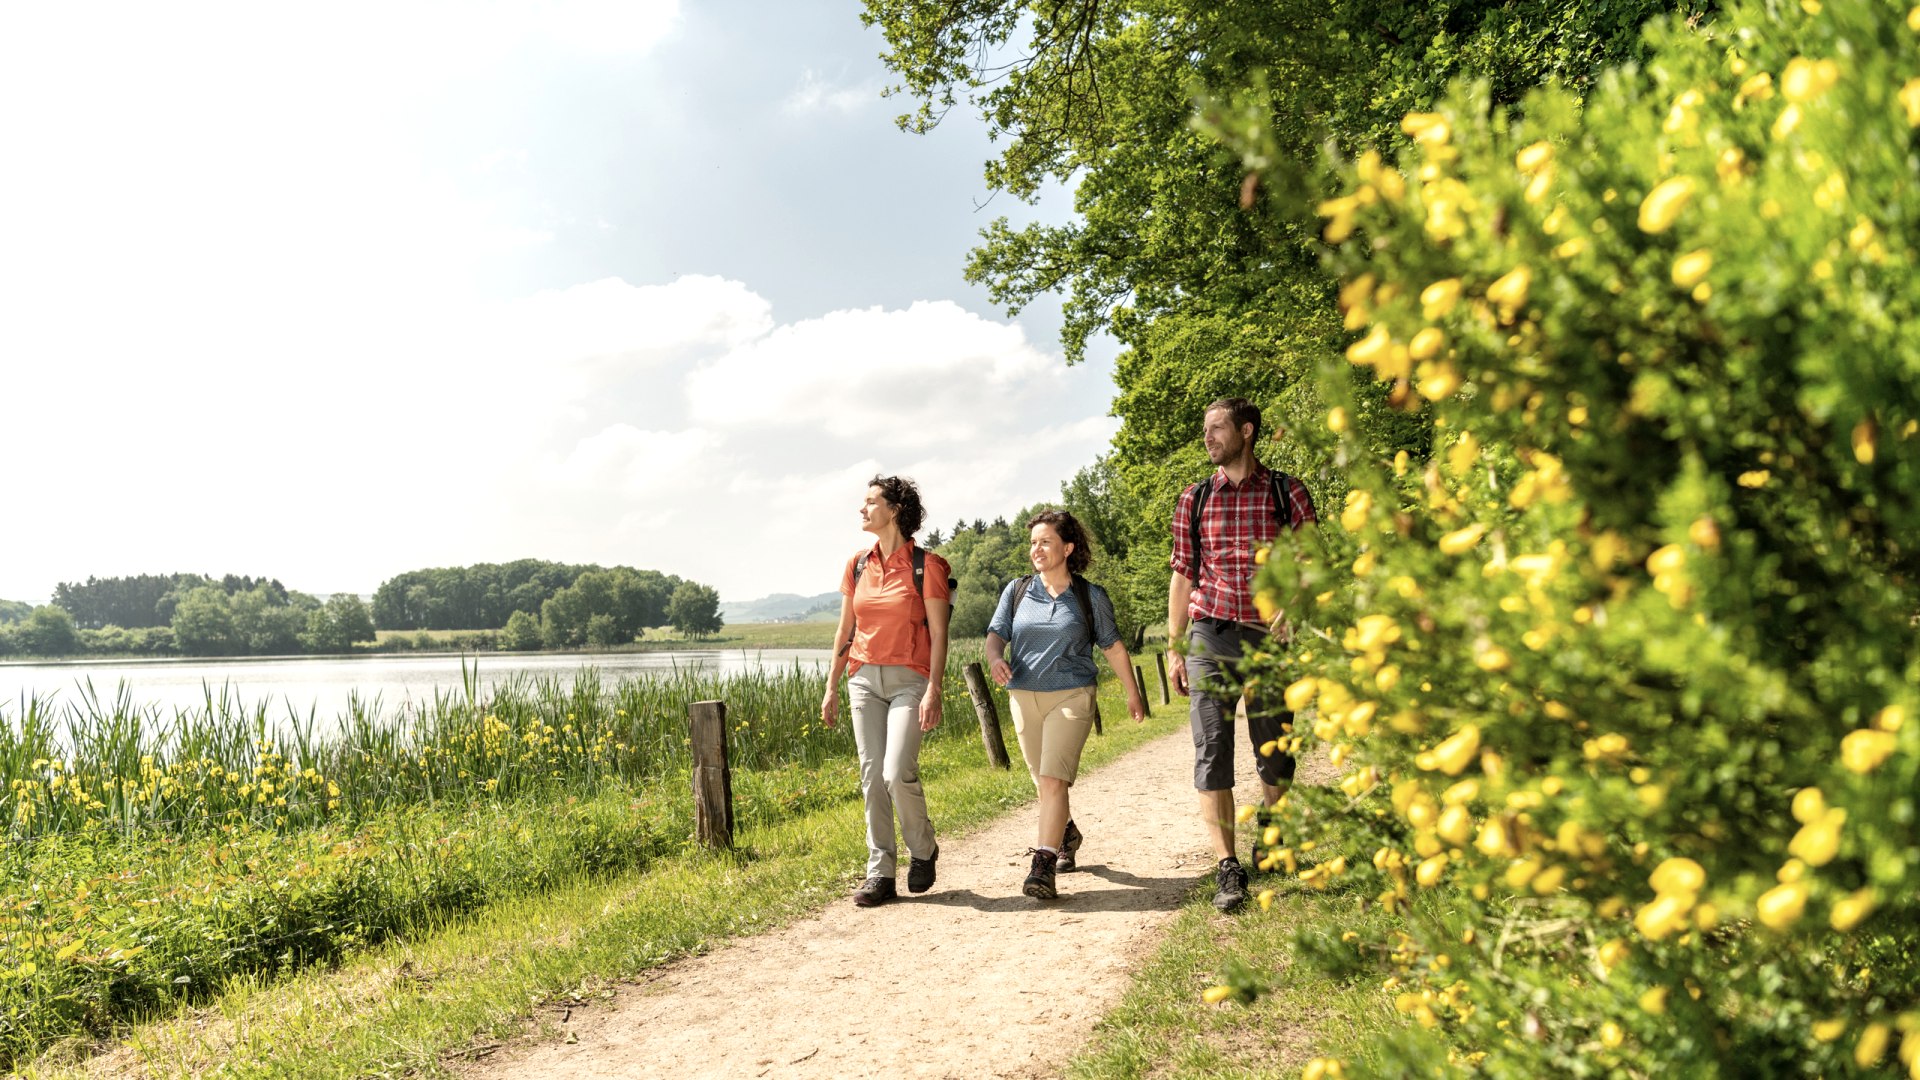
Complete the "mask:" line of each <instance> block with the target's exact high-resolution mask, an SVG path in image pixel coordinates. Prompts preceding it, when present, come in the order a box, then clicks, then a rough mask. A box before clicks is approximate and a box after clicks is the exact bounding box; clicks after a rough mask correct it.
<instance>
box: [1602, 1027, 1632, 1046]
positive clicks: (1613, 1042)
mask: <svg viewBox="0 0 1920 1080" xmlns="http://www.w3.org/2000/svg"><path fill="white" fill-rule="evenodd" d="M1626 1041H1627V1035H1626V1032H1624V1031H1621V1030H1620V1025H1619V1024H1616V1023H1614V1022H1613V1021H1611V1020H1609V1021H1607V1022H1606V1023H1604V1024H1601V1025H1600V1045H1602V1046H1604V1047H1606V1048H1607V1049H1609V1050H1613V1049H1617V1048H1618V1047H1619V1046H1620V1044H1621V1043H1623V1042H1626Z"/></svg>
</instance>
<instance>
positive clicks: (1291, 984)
mask: <svg viewBox="0 0 1920 1080" xmlns="http://www.w3.org/2000/svg"><path fill="white" fill-rule="evenodd" d="M1268 889H1271V890H1272V891H1273V898H1272V907H1271V909H1270V910H1265V911H1263V910H1261V908H1260V906H1259V905H1257V904H1253V903H1250V904H1248V905H1247V907H1246V908H1245V909H1244V910H1242V911H1241V912H1240V913H1239V914H1237V915H1233V916H1225V915H1221V914H1219V913H1218V912H1216V911H1214V910H1213V906H1212V893H1211V891H1210V890H1208V889H1202V890H1200V891H1198V892H1197V893H1196V894H1195V895H1194V896H1193V898H1191V899H1190V900H1189V901H1188V902H1187V905H1186V906H1185V908H1183V909H1182V911H1181V913H1180V917H1179V918H1178V919H1177V920H1176V921H1175V923H1174V925H1173V928H1172V930H1171V931H1170V932H1169V933H1168V935H1167V937H1166V939H1165V941H1163V942H1162V944H1161V946H1160V949H1159V951H1158V952H1157V953H1156V954H1155V956H1154V958H1153V959H1152V960H1151V961H1149V962H1148V964H1147V966H1146V968H1145V969H1144V970H1143V971H1141V972H1140V973H1139V975H1138V976H1137V977H1136V978H1135V980H1134V984H1133V987H1132V988H1131V989H1130V990H1128V992H1127V994H1126V996H1125V997H1124V998H1123V999H1122V1000H1121V1002H1120V1004H1119V1005H1118V1006H1116V1007H1115V1008H1114V1009H1113V1010H1112V1011H1111V1012H1109V1013H1108V1014H1107V1015H1106V1017H1105V1018H1104V1019H1102V1020H1101V1021H1100V1024H1099V1026H1098V1027H1097V1028H1096V1029H1095V1032H1094V1035H1093V1037H1092V1038H1091V1039H1090V1040H1088V1043H1087V1045H1086V1047H1085V1048H1083V1049H1082V1051H1081V1052H1080V1054H1079V1055H1077V1056H1076V1057H1075V1058H1074V1059H1073V1061H1072V1062H1071V1063H1070V1064H1069V1065H1068V1068H1067V1072H1066V1075H1068V1076H1070V1077H1073V1078H1075V1080H1114V1078H1132V1077H1148V1076H1151V1077H1153V1078H1154V1080H1182V1078H1193V1080H1201V1078H1209V1080H1211V1078H1216V1077H1248V1078H1251V1077H1273V1076H1297V1075H1299V1073H1300V1070H1301V1068H1302V1067H1303V1066H1304V1065H1305V1064H1306V1063H1307V1062H1308V1061H1309V1060H1311V1059H1312V1058H1314V1057H1316V1056H1318V1055H1320V1054H1323V1053H1325V1052H1326V1049H1325V1048H1326V1047H1327V1046H1328V1045H1330V1044H1334V1045H1342V1046H1357V1045H1364V1044H1365V1042H1366V1041H1367V1040H1368V1039H1369V1038H1370V1037H1372V1035H1373V1034H1374V1033H1380V1034H1385V1033H1387V1032H1388V1031H1390V1030H1391V1029H1393V1028H1395V1027H1397V1026H1398V1023H1397V1021H1398V1020H1399V1017H1398V1016H1396V1015H1395V1014H1394V1011H1393V1006H1392V1000H1391V998H1390V997H1389V996H1387V995H1382V994H1381V993H1380V992H1379V991H1378V989H1377V987H1376V986H1374V985H1373V984H1372V983H1371V982H1369V981H1367V979H1366V976H1364V975H1362V974H1361V973H1360V972H1359V971H1357V970H1353V969H1352V968H1348V969H1347V970H1346V971H1344V972H1343V973H1341V974H1329V973H1327V972H1326V971H1324V970H1322V965H1320V964H1314V963H1307V962H1304V961H1302V960H1301V959H1300V954H1301V953H1302V952H1303V951H1313V952H1316V953H1319V952H1323V951H1331V952H1334V953H1339V952H1342V951H1345V952H1351V948H1352V947H1351V946H1349V945H1346V944H1345V943H1344V942H1343V941H1342V940H1341V935H1342V934H1344V933H1345V932H1347V931H1348V930H1352V929H1354V928H1356V926H1357V924H1358V923H1359V922H1360V921H1361V920H1363V919H1365V918H1367V917H1368V916H1367V915H1365V914H1362V913H1360V912H1359V911H1358V909H1357V902H1356V898H1354V897H1352V896H1346V895H1340V894H1335V893H1325V892H1316V891H1314V890H1313V889H1311V888H1308V887H1305V886H1302V885H1301V884H1300V883H1299V882H1298V881H1297V880H1295V881H1291V882H1289V881H1286V880H1283V879H1282V878H1281V877H1280V875H1277V874H1276V875H1255V879H1254V882H1253V891H1254V892H1255V893H1256V894H1257V893H1259V892H1261V891H1262V890H1268ZM1213 986H1230V987H1234V988H1236V991H1237V992H1236V994H1235V995H1234V996H1231V997H1229V998H1228V999H1227V1000H1225V1001H1223V1002H1221V1003H1219V1004H1207V1003H1206V1002H1205V1001H1203V1000H1202V998H1201V995H1202V993H1203V992H1205V991H1206V989H1207V988H1209V987H1213ZM1255 988H1258V990H1259V991H1260V992H1259V994H1258V996H1257V1000H1253V1001H1251V1003H1249V1002H1248V1001H1247V999H1248V998H1249V997H1252V996H1253V995H1252V994H1251V993H1247V992H1246V991H1252V990H1254V989H1255Z"/></svg>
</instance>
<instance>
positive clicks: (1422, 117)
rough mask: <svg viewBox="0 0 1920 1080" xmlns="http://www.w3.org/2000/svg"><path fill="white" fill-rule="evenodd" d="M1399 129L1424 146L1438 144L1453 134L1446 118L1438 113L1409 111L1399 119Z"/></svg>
mask: <svg viewBox="0 0 1920 1080" xmlns="http://www.w3.org/2000/svg"><path fill="white" fill-rule="evenodd" d="M1400 130H1401V131H1404V132H1406V133H1407V134H1408V135H1410V136H1412V137H1413V141H1414V142H1417V143H1421V144H1423V145H1426V146H1439V145H1441V144H1443V143H1445V142H1446V141H1447V140H1448V139H1449V138H1451V137H1452V136H1453V129H1452V128H1451V127H1449V126H1448V125H1447V118H1446V117H1444V116H1441V115H1440V114H1439V113H1423V112H1410V113H1408V114H1407V115H1406V116H1404V117H1402V118H1401V119H1400Z"/></svg>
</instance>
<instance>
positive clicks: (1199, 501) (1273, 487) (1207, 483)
mask: <svg viewBox="0 0 1920 1080" xmlns="http://www.w3.org/2000/svg"><path fill="white" fill-rule="evenodd" d="M1298 483H1300V481H1298V480H1295V479H1294V478H1293V477H1291V476H1288V475H1287V474H1286V473H1283V472H1281V471H1280V470H1279V469H1268V470H1267V490H1268V492H1269V493H1270V494H1271V495H1272V497H1273V520H1274V521H1276V522H1279V524H1280V527H1281V528H1283V529H1291V528H1293V527H1294V521H1293V499H1292V498H1291V496H1290V493H1289V488H1290V485H1293V484H1298ZM1304 486H1305V485H1302V487H1304ZM1212 495H1213V477H1211V476H1209V477H1207V478H1206V479H1205V480H1202V481H1200V482H1199V483H1197V484H1195V485H1193V511H1192V513H1191V514H1190V515H1189V520H1188V522H1187V533H1188V536H1189V537H1190V538H1191V539H1192V543H1193V569H1194V571H1195V576H1196V577H1197V576H1198V573H1199V570H1200V566H1201V564H1202V563H1203V562H1205V561H1206V556H1207V549H1206V548H1204V547H1201V546H1200V522H1201V520H1202V517H1201V516H1202V515H1203V514H1204V513H1205V512H1206V509H1207V499H1209V498H1210V497H1212ZM1308 498H1309V499H1311V498H1312V496H1308Z"/></svg>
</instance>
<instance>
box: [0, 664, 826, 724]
mask: <svg viewBox="0 0 1920 1080" xmlns="http://www.w3.org/2000/svg"><path fill="white" fill-rule="evenodd" d="M831 657H832V652H831V650H828V649H755V650H745V649H731V650H721V649H685V650H674V651H671V652H629V653H534V654H528V655H513V654H494V653H487V654H482V655H480V656H479V657H478V658H477V660H476V658H475V657H473V656H471V655H469V656H468V657H467V661H466V662H467V664H468V666H469V669H471V668H472V666H473V665H474V664H475V663H476V662H477V663H478V665H479V672H480V680H481V682H482V683H483V684H485V685H488V686H491V685H493V684H494V683H497V682H499V681H501V680H503V679H507V678H511V677H514V676H521V675H527V676H535V677H559V678H562V679H565V680H568V681H569V682H570V681H571V680H572V679H573V678H574V676H575V674H576V673H577V672H579V671H581V670H582V669H585V668H592V669H594V670H595V671H597V672H598V673H599V674H600V678H601V681H602V682H603V683H609V682H617V681H619V680H620V679H623V678H628V677H632V676H639V675H646V674H648V673H650V672H667V671H672V670H674V669H675V668H676V667H677V668H680V669H682V670H684V669H686V668H689V667H693V668H698V669H700V670H702V671H706V672H711V673H714V674H721V675H727V674H735V673H739V672H746V671H753V670H757V669H760V668H767V667H774V668H787V667H792V666H793V665H795V664H800V665H802V666H805V667H810V668H816V669H817V668H824V667H825V666H826V664H827V661H828V660H829V659H830V658H831ZM460 662H461V658H460V657H459V656H458V655H447V654H432V655H425V656H368V657H353V658H343V657H313V658H306V657H281V658H265V659H259V660H233V659H229V660H121V661H112V662H85V661H73V662H67V663H43V664H0V710H4V712H5V714H6V716H7V718H8V719H9V720H10V721H11V720H13V719H15V718H17V717H18V716H19V715H20V708H21V703H22V701H23V700H24V699H26V698H27V697H30V696H33V695H36V694H37V695H39V696H40V697H41V699H42V700H46V699H52V700H54V701H55V702H56V703H57V704H72V703H75V702H78V701H80V700H81V698H82V695H83V693H84V691H83V690H82V689H81V686H82V684H84V683H85V682H87V681H88V680H91V681H92V684H93V689H94V690H95V691H96V692H97V693H98V694H99V695H100V698H101V700H102V701H103V702H111V701H112V700H113V698H114V696H115V695H116V694H117V693H118V691H119V687H120V686H121V685H122V684H125V685H126V686H127V687H128V689H129V691H130V692H131V694H132V698H133V701H134V704H135V705H136V706H139V707H142V708H144V707H147V706H157V707H158V708H159V709H160V712H161V714H162V715H163V716H171V715H172V714H173V712H174V710H176V709H182V708H199V707H203V706H205V704H206V699H207V691H208V690H209V689H211V690H212V692H213V695H214V697H215V698H218V697H219V696H220V693H221V690H222V688H223V687H224V688H227V689H228V690H229V692H230V694H231V695H232V696H233V697H236V698H238V699H239V700H240V701H241V702H243V703H244V704H246V705H247V706H249V707H251V706H253V705H255V704H256V703H258V702H261V701H265V702H268V703H269V705H270V708H269V716H271V717H273V718H274V719H276V720H278V719H284V718H285V717H286V716H287V715H288V712H289V711H292V712H294V713H298V714H299V715H300V716H303V717H304V716H306V715H307V713H308V711H309V710H312V711H313V714H314V716H315V717H316V723H315V725H314V728H315V730H316V731H328V730H331V729H332V727H333V725H332V723H331V721H332V720H334V719H336V718H338V717H339V716H340V715H342V714H343V713H345V712H346V710H347V700H348V697H349V695H353V694H357V695H359V697H360V699H361V700H362V701H364V702H369V703H370V702H372V701H374V699H375V698H378V700H379V704H380V711H381V712H382V713H383V714H384V715H387V716H396V715H398V714H399V712H400V710H401V709H402V708H403V707H404V706H405V705H406V704H407V703H409V702H411V703H415V704H422V703H431V702H432V701H433V696H434V693H435V692H436V691H438V692H440V693H443V694H444V693H460V692H463V691H462V683H461V673H460Z"/></svg>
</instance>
